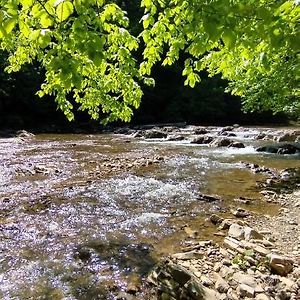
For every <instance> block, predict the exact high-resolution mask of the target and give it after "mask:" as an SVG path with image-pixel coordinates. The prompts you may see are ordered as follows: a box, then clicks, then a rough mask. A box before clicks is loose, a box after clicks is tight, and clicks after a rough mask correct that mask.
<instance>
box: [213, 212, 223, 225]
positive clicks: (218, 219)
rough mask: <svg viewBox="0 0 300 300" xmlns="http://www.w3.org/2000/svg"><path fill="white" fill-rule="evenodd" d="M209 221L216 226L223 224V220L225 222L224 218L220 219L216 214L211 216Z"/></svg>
mask: <svg viewBox="0 0 300 300" xmlns="http://www.w3.org/2000/svg"><path fill="white" fill-rule="evenodd" d="M209 219H210V221H211V222H212V223H213V224H215V225H217V224H221V223H222V222H223V220H224V218H222V217H220V216H218V215H216V214H212V215H210V217H209Z"/></svg>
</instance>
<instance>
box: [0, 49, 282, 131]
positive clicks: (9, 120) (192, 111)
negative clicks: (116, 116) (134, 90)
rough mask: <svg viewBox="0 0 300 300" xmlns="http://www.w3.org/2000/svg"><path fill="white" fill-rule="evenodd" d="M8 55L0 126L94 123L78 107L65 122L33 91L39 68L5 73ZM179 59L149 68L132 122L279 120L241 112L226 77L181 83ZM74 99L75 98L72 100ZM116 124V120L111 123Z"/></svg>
mask: <svg viewBox="0 0 300 300" xmlns="http://www.w3.org/2000/svg"><path fill="white" fill-rule="evenodd" d="M6 58H7V55H6V54H5V53H1V54H0V66H1V71H0V128H1V129H5V128H12V129H21V128H27V129H32V130H51V129H53V130H54V131H55V129H56V128H60V129H64V128H65V129H66V130H70V129H72V128H73V127H82V126H83V127H86V128H87V129H88V128H89V126H91V127H96V128H97V127H98V124H99V121H98V122H96V121H90V119H89V117H88V116H87V115H86V114H84V113H82V112H78V113H77V114H76V121H75V122H72V123H69V122H68V121H66V119H65V116H64V115H63V113H62V112H61V111H59V110H57V108H56V104H55V102H54V101H53V99H49V98H48V99H47V98H45V99H40V98H39V97H38V96H36V95H35V94H36V92H37V91H38V90H39V87H40V84H41V83H42V81H43V70H42V69H41V68H40V67H39V66H37V65H33V66H28V67H27V68H25V69H23V70H22V71H21V72H18V73H13V74H7V73H5V72H4V71H3V70H4V67H5V64H6V63H5V61H6ZM181 72H182V66H181V64H180V62H178V63H177V64H176V65H174V66H172V67H169V68H162V67H160V66H157V67H156V68H155V70H154V78H155V80H156V86H155V87H151V88H150V87H145V88H144V96H143V100H142V104H141V107H140V108H139V109H138V110H137V111H136V112H135V115H134V117H133V120H132V123H131V124H147V123H162V122H163V123H164V122H182V121H185V122H187V123H188V124H202V125H207V124H215V125H222V124H233V123H240V124H267V123H284V122H287V118H286V116H284V115H276V116H273V115H272V113H261V114H259V113H255V114H244V113H243V112H242V111H241V100H240V99H239V98H237V97H233V96H231V95H229V94H227V93H225V92H224V90H225V88H226V82H225V81H223V80H222V79H221V78H218V77H214V78H208V77H207V75H206V74H202V82H201V83H200V84H199V85H198V86H196V87H195V88H194V89H192V88H189V87H185V86H184V84H183V80H184V79H183V77H182V75H181ZM74 105H76V104H74ZM116 125H121V124H116Z"/></svg>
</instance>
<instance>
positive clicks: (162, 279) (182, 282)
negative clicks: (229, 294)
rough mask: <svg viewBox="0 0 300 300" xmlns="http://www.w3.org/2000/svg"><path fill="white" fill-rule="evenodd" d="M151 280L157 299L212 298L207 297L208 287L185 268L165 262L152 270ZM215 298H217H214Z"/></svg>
mask: <svg viewBox="0 0 300 300" xmlns="http://www.w3.org/2000/svg"><path fill="white" fill-rule="evenodd" d="M151 280H152V281H151V282H152V283H154V284H155V285H156V286H157V288H158V295H159V296H158V299H172V297H173V298H174V299H191V300H193V299H195V300H197V299H198V300H201V299H203V300H204V299H213V298H207V297H206V293H207V295H209V293H208V291H210V290H209V289H207V288H205V287H204V286H203V285H202V284H201V282H200V281H199V279H197V277H196V276H194V275H193V274H192V273H191V272H190V271H188V270H187V269H186V268H184V267H182V266H179V265H176V264H174V263H171V262H165V263H164V264H162V265H160V266H158V267H157V268H156V269H154V270H153V271H152V276H151ZM215 299H217V298H215Z"/></svg>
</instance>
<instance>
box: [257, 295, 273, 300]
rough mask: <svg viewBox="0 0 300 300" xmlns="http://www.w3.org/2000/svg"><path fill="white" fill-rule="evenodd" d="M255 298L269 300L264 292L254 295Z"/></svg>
mask: <svg viewBox="0 0 300 300" xmlns="http://www.w3.org/2000/svg"><path fill="white" fill-rule="evenodd" d="M255 300H270V297H269V296H267V295H266V294H258V295H256V296H255Z"/></svg>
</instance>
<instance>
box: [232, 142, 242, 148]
mask: <svg viewBox="0 0 300 300" xmlns="http://www.w3.org/2000/svg"><path fill="white" fill-rule="evenodd" d="M229 147H231V148H245V145H244V144H243V143H241V142H233V143H231V144H230V145H229Z"/></svg>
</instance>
